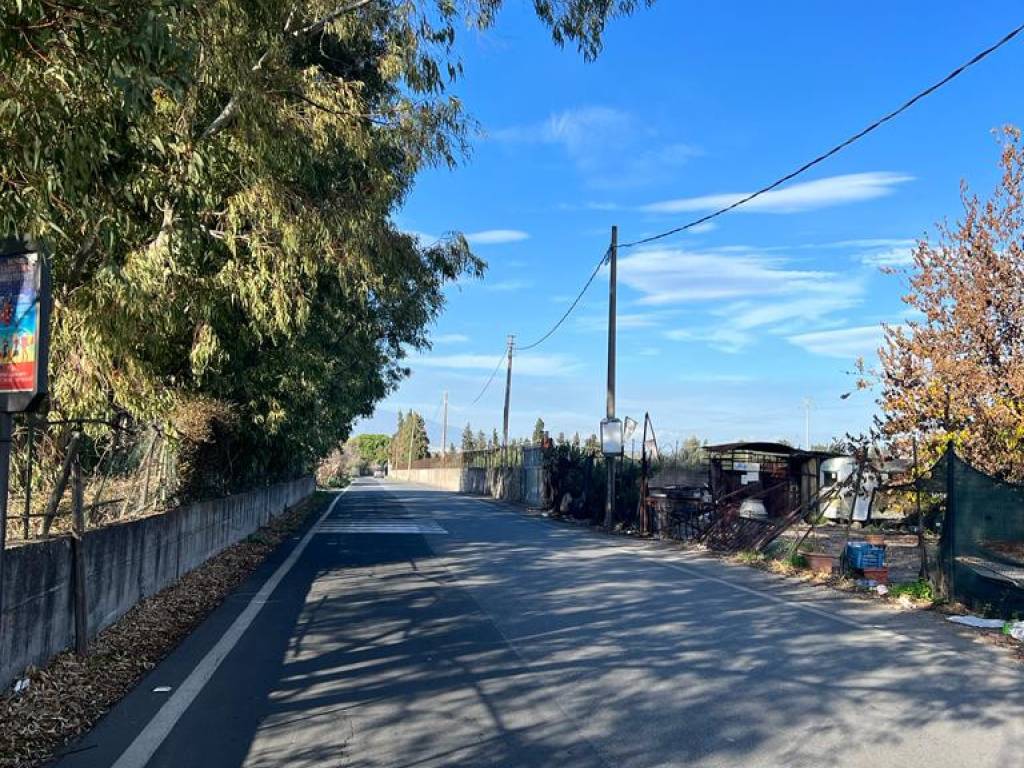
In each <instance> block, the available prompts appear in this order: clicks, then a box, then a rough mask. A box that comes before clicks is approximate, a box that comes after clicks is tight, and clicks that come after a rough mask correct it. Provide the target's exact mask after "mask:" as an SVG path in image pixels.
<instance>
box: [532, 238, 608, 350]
mask: <svg viewBox="0 0 1024 768" xmlns="http://www.w3.org/2000/svg"><path fill="white" fill-rule="evenodd" d="M609 255H611V248H609V249H608V250H607V251H605V252H604V255H602V256H601V259H600V261H598V262H597V265H596V266H595V267H594V271H593V272H591V273H590V277H589V278H587V282H586V283H584V285H583V288H581V289H580V292H579V293H578V294H576V298H575V299H573V300H572V304H570V305H569V308H568V309H567V310H565V313H564V314H563V315H562V316H561V317H560V318H558V322H557V323H555V324H554V325H553V326H551V328H550V329H549V330H548V332H547V333H545V334H544V335H543V336H541V337H540V338H539V339H537V340H536V341H535V342H533V343H532V344H527V345H525V346H517V347H516V349H517V350H519V351H520V352H525V351H526V350H528V349H533V348H534V347H539V346H540V345H541V344H543V343H544V342H545V341H547V340H548V339H549V338H550V337H551V335H552V334H553V333H554V332H555V331H557V330H558V328H559V326H561V325H562V323H564V322H565V321H566V320H567V319H568V317H569V315H571V314H572V311H573V310H574V309H576V305H577V304H579V303H580V299H582V298H583V294H585V293H586V292H587V289H588V288H589V287H590V284H591V283H592V282H594V278H595V277H597V273H598V272H600V271H601V267H603V266H604V264H605V262H607V261H608V256H609Z"/></svg>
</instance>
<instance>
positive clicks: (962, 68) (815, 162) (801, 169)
mask: <svg viewBox="0 0 1024 768" xmlns="http://www.w3.org/2000/svg"><path fill="white" fill-rule="evenodd" d="M1021 32H1024V24H1021V25H1020V26H1019V27H1016V28H1015V29H1013V30H1011V31H1010V32H1008V33H1007V34H1006V35H1004V36H1003V37H1002V39H1000V40H999V42H997V43H995V44H994V45H991V46H989V47H988V48H986V49H985V50H983V51H981V52H980V53H978V54H976V55H975V56H973V57H972V58H971V59H970V60H969V61H967V62H965V63H964V64H961V65H960V66H959V67H957V68H956V69H954V70H953V71H952V72H950V73H949V74H948V75H946V76H945V77H944V78H942V79H941V80H939V81H938V82H937V83H935V84H933V85H930V86H928V87H927V88H925V89H924V90H923V91H921V92H919V93H917V94H916V95H915V96H913V97H912V98H910V99H908V100H907V101H905V102H904V103H903V104H902V105H901V106H899V107H897V108H896V109H894V110H893V111H892V112H890V113H889V114H887V115H885V116H884V117H881V118H879V119H878V120H876V121H875V122H873V123H871V125H869V126H868V127H867V128H864V129H863V130H861V131H858V132H857V133H855V134H854V135H853V136H850V137H849V138H848V139H846V140H845V141H842V142H840V143H839V144H836V145H835V146H834V147H832V149H830V150H828V151H827V152H824V153H822V154H820V155H818V156H817V157H816V158H814V159H813V160H811V161H809V162H807V163H804V164H803V165H801V166H800V167H799V168H797V169H796V170H795V171H792V172H790V173H787V174H786V175H785V176H783V177H781V178H779V179H777V180H775V181H773V182H772V183H771V184H768V185H767V186H764V187H761V188H760V189H759V190H757V191H756V192H752V193H750V194H749V195H746V196H744V197H741V198H740V199H739V200H736V201H735V202H733V203H731V204H729V205H727V206H725V207H724V208H719V209H718V210H717V211H714V212H712V213H709V214H707V215H706V216H701V217H700V218H699V219H695V220H694V221H691V222H689V223H687V224H683V225H682V226H681V227H674V228H673V229H670V230H668V231H666V232H661V233H660V234H657V235H651V236H650V237H645V238H642V239H640V240H634V241H633V242H630V243H622V244H620V245H619V248H635V247H636V246H638V245H644V244H646V243H652V242H654V241H655V240H661V239H662V238H665V237H669V236H670V235H674V234H677V233H679V232H682V231H684V230H687V229H691V228H692V227H696V226H697V225H698V224H703V223H705V222H707V221H711V219H714V218H717V217H718V216H721V215H722V214H723V213H728V212H729V211H732V210H734V209H736V208H739V207H740V206H741V205H745V204H747V203H749V202H750V201H751V200H753V199H755V198H757V197H760V196H761V195H763V194H764V193H765V192H771V191H772V190H773V189H775V188H776V187H780V186H782V185H783V184H785V183H786V182H787V181H791V180H793V179H794V178H796V177H797V176H799V175H800V174H802V173H804V172H805V171H807V170H809V169H811V168H813V167H814V166H816V165H818V164H819V163H821V162H823V161H825V160H827V159H828V158H830V157H832V155H835V154H837V153H838V152H841V151H842V150H844V149H846V148H847V147H848V146H850V145H851V144H853V143H854V142H855V141H858V140H860V139H862V138H864V137H865V136H867V135H868V134H869V133H871V132H872V131H874V130H875V129H877V128H880V127H881V126H882V125H884V124H885V123H887V122H889V121H890V120H892V119H893V118H895V117H896V116H897V115H899V114H901V113H903V112H905V111H906V110H908V109H910V108H911V107H912V106H914V104H916V103H917V102H919V101H920V100H921V99H923V98H925V97H926V96H928V95H930V94H932V93H934V92H935V91H937V90H938V89H939V88H941V87H942V86H944V85H946V83H948V82H950V81H951V80H953V79H954V78H956V77H958V76H959V75H960V74H962V73H963V72H964V71H965V70H966V69H968V68H969V67H972V66H974V65H975V64H977V63H978V62H979V61H981V60H982V59H984V58H986V57H987V56H989V55H990V54H992V53H994V52H995V51H997V50H998V49H999V48H1001V47H1003V46H1004V45H1006V44H1007V43H1008V42H1010V41H1011V40H1013V38H1015V37H1016V36H1017V35H1019V34H1020V33H1021Z"/></svg>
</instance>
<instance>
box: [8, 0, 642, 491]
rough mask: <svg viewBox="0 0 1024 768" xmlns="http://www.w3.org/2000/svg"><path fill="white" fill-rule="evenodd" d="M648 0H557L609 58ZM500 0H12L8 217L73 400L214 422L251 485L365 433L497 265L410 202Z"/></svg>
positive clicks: (455, 113) (164, 419)
mask: <svg viewBox="0 0 1024 768" xmlns="http://www.w3.org/2000/svg"><path fill="white" fill-rule="evenodd" d="M641 4H649V0H563V1H561V2H554V1H548V0H536V2H535V3H534V6H535V9H536V12H537V15H538V17H539V18H540V19H541V20H542V21H543V22H544V23H546V24H547V26H548V27H549V29H550V32H551V34H552V36H553V38H554V40H555V41H556V42H557V43H559V44H562V43H566V42H569V43H571V44H573V45H575V46H577V47H578V49H579V50H580V51H581V53H582V55H583V56H584V57H586V58H593V57H594V56H596V55H597V53H598V52H599V50H600V41H601V34H602V31H603V29H604V25H605V23H606V21H607V20H608V19H609V18H611V17H613V16H616V15H620V14H624V13H629V12H631V11H633V10H634V9H635V8H636V6H638V5H641ZM500 5H501V3H500V0H467V1H466V2H457V1H456V0H433V1H432V2H413V1H412V0H347V1H346V2H342V3H338V2H337V0H333V1H332V2H326V1H325V0H293V1H292V2H285V1H284V0H248V2H238V1H237V0H136V1H135V2H131V3H125V2H121V1H120V0H92V1H91V2H89V3H77V4H72V3H63V2H57V1H56V0H3V2H2V3H0V232H5V233H19V234H23V235H31V236H34V237H38V238H41V239H44V240H46V241H47V242H48V243H49V244H50V245H51V248H52V250H53V251H54V261H53V271H54V302H55V306H54V310H55V311H54V315H53V316H54V328H53V351H52V372H53V373H52V389H53V397H52V405H53V406H54V407H55V408H58V409H59V410H60V411H62V412H63V413H65V414H67V415H71V416H74V415H96V414H98V413H102V412H108V411H109V410H110V409H112V408H113V409H116V410H119V411H123V412H127V413H128V414H130V415H131V416H132V417H133V418H135V419H136V420H146V421H156V422H161V423H163V424H165V425H166V426H168V427H170V428H171V431H172V433H174V432H175V431H177V433H179V434H181V435H185V434H186V433H187V432H189V430H188V429H186V428H185V427H183V426H182V425H188V424H196V423H203V422H204V421H206V422H211V423H212V426H209V425H207V426H206V427H203V428H199V429H193V430H192V432H191V433H192V434H197V435H198V434H201V435H204V436H205V437H204V438H203V439H205V440H207V441H209V442H211V443H212V444H213V446H214V450H213V453H212V455H211V457H210V458H209V460H210V461H211V462H214V463H217V464H218V465H219V466H222V467H223V468H224V471H226V472H229V473H233V474H234V475H235V476H236V477H235V478H234V481H237V484H240V483H244V482H247V481H249V480H250V479H252V478H253V477H268V476H277V475H284V474H289V473H292V472H295V471H297V470H299V469H303V468H306V467H308V466H310V464H311V462H312V461H313V460H314V459H315V458H317V457H319V456H321V455H323V454H325V453H326V451H327V450H328V449H329V448H330V447H331V446H334V445H336V444H337V443H338V441H339V440H344V439H346V438H347V436H348V432H349V429H350V425H351V423H352V421H353V420H354V419H355V418H357V417H359V416H363V415H367V414H369V413H370V412H371V411H372V409H373V405H374V403H375V402H377V401H378V400H379V399H380V398H382V397H384V396H385V395H386V394H387V393H388V392H389V391H391V390H392V389H393V388H394V387H395V386H396V384H397V383H398V381H400V380H401V378H402V377H403V376H404V375H406V373H407V371H406V369H405V368H404V366H403V365H402V358H403V356H404V355H405V354H406V351H407V350H409V349H422V348H425V347H426V346H427V344H428V341H427V337H426V335H425V330H426V329H427V328H428V326H429V325H430V323H431V322H432V321H433V319H434V318H435V317H436V316H437V314H438V313H439V312H440V311H441V309H442V307H443V303H444V297H443V288H444V286H445V284H446V283H448V282H450V281H453V280H455V279H457V278H459V277H461V276H465V275H469V276H473V275H477V276H478V275H480V274H482V272H483V269H484V264H483V263H482V262H481V261H480V260H479V259H478V258H476V257H475V256H474V255H473V254H472V253H471V252H470V249H469V247H468V245H467V243H466V241H465V239H464V238H463V237H462V236H461V235H459V234H458V233H451V234H450V235H448V236H447V237H445V238H443V239H442V240H441V241H439V242H437V243H433V244H429V245H428V244H424V243H421V242H419V241H417V240H416V239H415V238H414V237H412V236H410V235H408V234H406V233H404V232H402V231H400V230H399V229H398V228H397V227H396V226H395V224H394V221H393V214H394V212H395V211H396V210H397V209H398V208H399V207H400V206H401V205H402V204H403V202H404V200H405V199H406V197H407V195H408V193H409V191H410V189H411V188H412V185H413V183H414V180H415V178H416V175H417V174H418V173H419V172H420V171H421V170H423V169H424V168H427V167H430V166H437V165H440V166H454V165H455V164H457V163H459V162H460V161H462V160H463V159H464V158H465V157H466V155H467V151H468V141H467V137H468V136H469V135H470V131H471V130H472V122H471V120H470V119H469V118H468V117H467V116H466V115H465V113H464V112H463V108H462V104H461V103H460V101H459V100H458V99H457V98H456V97H455V96H454V95H453V94H452V92H451V89H452V87H453V85H454V83H455V82H456V81H457V78H458V77H459V75H460V73H461V63H460V61H459V59H458V57H457V55H456V52H455V49H454V43H455V34H456V29H457V28H458V27H459V26H460V25H465V24H467V23H468V24H471V25H475V26H477V27H487V26H489V25H490V24H492V23H493V21H494V18H495V14H496V12H497V10H498V9H499V7H500ZM186 436H187V435H186ZM228 458H230V460H227V459H228Z"/></svg>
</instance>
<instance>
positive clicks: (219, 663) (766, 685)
mask: <svg viewBox="0 0 1024 768" xmlns="http://www.w3.org/2000/svg"><path fill="white" fill-rule="evenodd" d="M1022 683H1024V672H1022V667H1021V666H1019V665H1017V664H1016V663H1015V662H1013V661H1011V660H1010V659H1009V658H1008V656H1007V655H1006V652H1005V651H1004V650H1002V649H999V648H994V647H991V646H989V645H985V644H981V643H978V642H976V641H975V640H973V639H972V638H971V637H970V636H969V635H967V634H964V633H961V632H958V631H954V630H953V629H952V628H951V627H949V626H947V625H946V624H945V623H944V622H943V621H942V620H941V618H940V617H935V616H930V615H915V614H907V613H899V612H895V611H891V610H886V609H884V608H881V607H878V606H876V605H872V604H871V603H868V602H866V601H861V600H857V599H854V598H850V597H845V596H841V595H838V594H837V593H833V592H831V591H828V590H821V589H815V588H811V587H802V586H798V585H794V584H793V583H790V582H786V581H782V580H779V579H777V578H775V577H773V576H770V575H768V574H765V573H761V572H759V571H755V570H752V569H748V568H743V567H741V566H731V565H726V564H723V563H720V562H717V561H714V560H710V559H706V558H702V557H700V556H698V555H694V554H684V553H681V552H679V551H677V550H676V549H674V548H672V547H671V546H667V545H661V544H652V543H644V542H640V541H635V540H631V539H627V538H623V537H611V536H605V535H602V534H599V533H592V532H589V531H587V530H585V529H579V528H576V527H572V526H566V525H560V524H557V523H553V522H551V521H548V520H545V519H543V518H540V517H537V516H530V515H527V514H525V513H523V512H520V511H517V510H514V509H512V508H510V507H506V506H503V505H500V504H496V503H494V502H491V501H487V500H479V499H473V498H468V497H462V496H457V495H454V494H449V493H443V492H439V491H433V490H428V489H425V488H421V487H417V486H411V485H402V484H399V483H393V482H390V481H388V482H384V481H372V480H364V481H361V482H359V483H357V484H356V485H354V486H353V487H351V488H350V489H349V491H348V492H347V493H345V494H344V495H342V496H341V497H340V499H339V500H338V501H337V503H336V504H335V505H334V506H333V508H332V510H331V511H330V513H329V514H328V515H327V516H326V517H324V518H323V519H322V520H320V521H319V522H315V523H311V525H310V526H309V527H308V528H307V529H306V530H305V531H303V532H300V533H299V534H298V535H297V536H296V537H295V539H294V540H293V541H291V542H289V543H288V545H286V546H285V547H283V548H282V549H281V551H279V552H278V553H276V554H275V555H274V557H273V558H272V559H271V560H270V561H269V562H268V563H267V564H265V566H264V567H263V568H261V569H260V571H259V572H258V573H257V574H256V575H255V576H254V577H253V578H252V579H251V580H250V581H249V582H248V583H247V584H246V585H244V586H243V587H242V588H240V589H239V590H238V591H237V592H236V593H235V594H234V595H233V596H232V597H231V598H230V599H229V600H228V601H227V602H226V603H225V604H224V605H223V606H222V607H221V608H220V609H219V610H218V611H217V612H216V613H215V614H214V615H213V616H211V617H210V619H209V620H207V621H206V622H205V623H204V624H203V625H202V626H201V627H200V628H199V629H198V630H197V631H196V632H194V633H193V634H192V635H191V636H190V637H189V638H188V639H187V640H186V641H185V642H184V643H183V644H182V645H181V646H180V647H179V648H178V650H177V651H175V652H174V653H173V654H172V655H171V656H170V657H169V658H168V659H167V660H166V661H165V662H164V663H163V664H161V665H160V666H159V667H158V668H157V669H156V670H154V671H153V673H152V674H151V675H149V676H148V677H147V678H146V679H145V680H144V681H143V682H142V683H141V684H140V685H139V686H138V687H137V688H136V689H135V691H134V692H133V693H132V694H131V695H130V696H129V697H128V698H127V699H125V701H123V702H122V703H121V705H119V706H118V707H117V708H116V709H115V710H114V711H113V712H112V713H111V714H110V715H108V716H107V717H106V718H105V719H104V720H103V721H102V722H101V723H100V724H99V725H98V726H97V727H96V728H95V729H94V730H93V731H92V732H91V733H90V734H88V735H87V736H86V737H84V738H83V739H82V740H81V741H80V742H79V743H78V744H75V745H73V746H72V747H71V748H70V751H69V753H68V754H66V755H65V757H64V758H63V759H62V760H61V761H60V762H59V765H60V766H61V768H100V767H102V768H109V767H110V766H115V768H141V766H145V765H148V766H160V767H161V768H163V767H166V768H171V767H172V766H173V768H182V767H183V766H204V767H206V766H224V767H233V766H252V767H255V766H267V767H269V766H275V767H277V766H289V767H291V766H294V767H296V768H307V767H308V768H313V766H317V767H318V768H321V767H323V766H339V767H340V766H352V767H353V768H378V767H379V768H427V767H429V766H538V767H540V766H543V767H545V768H548V767H554V766H566V767H568V768H577V767H578V768H584V767H586V768H590V767H591V766H637V767H639V766H744V768H748V767H750V766H786V767H787V768H788V767H794V766H814V767H815V768H820V766H851V768H852V767H853V766H856V768H865V767H866V766H871V768H877V767H878V766H899V767H900V768H912V767H915V766H921V767H922V768H924V767H927V768H939V767H940V766H971V768H980V767H981V766H999V768H1008V767H1009V766H1019V765H1022V761H1024V730H1022V729H1024V685H1022ZM160 686H166V687H170V689H171V690H170V691H165V692H156V691H154V689H155V688H158V687H160Z"/></svg>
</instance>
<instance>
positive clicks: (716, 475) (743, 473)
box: [704, 442, 834, 517]
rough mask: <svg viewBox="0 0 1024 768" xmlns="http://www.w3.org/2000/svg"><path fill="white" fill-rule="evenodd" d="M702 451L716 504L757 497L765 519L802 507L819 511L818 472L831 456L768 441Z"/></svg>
mask: <svg viewBox="0 0 1024 768" xmlns="http://www.w3.org/2000/svg"><path fill="white" fill-rule="evenodd" d="M704 450H705V451H707V454H708V460H709V465H710V466H709V478H708V479H709V487H710V489H711V496H712V498H713V499H714V500H715V502H716V503H718V502H720V501H723V502H731V501H735V502H736V503H737V504H739V503H740V502H742V500H743V499H745V498H760V499H761V501H762V502H764V506H765V509H766V511H767V512H768V516H769V517H782V516H784V515H786V514H788V513H789V512H791V511H792V510H794V509H796V508H797V507H798V506H800V505H802V504H809V508H808V509H807V511H808V513H812V514H816V513H818V512H819V510H818V509H817V497H818V491H819V488H820V482H821V481H820V476H819V469H820V467H821V462H822V461H823V460H824V459H827V458H830V457H831V456H833V455H834V454H831V453H826V452H822V451H804V450H801V449H799V448H794V447H793V446H791V445H786V444H784V443H771V442H736V443H722V444H721V445H709V446H706V447H705V449H704Z"/></svg>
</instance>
